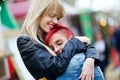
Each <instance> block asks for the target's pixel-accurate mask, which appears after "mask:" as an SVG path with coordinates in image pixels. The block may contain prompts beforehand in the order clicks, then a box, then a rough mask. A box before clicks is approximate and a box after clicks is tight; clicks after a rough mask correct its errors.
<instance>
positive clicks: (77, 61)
mask: <svg viewBox="0 0 120 80" xmlns="http://www.w3.org/2000/svg"><path fill="white" fill-rule="evenodd" d="M73 37H74V34H73V33H72V31H71V30H70V29H69V28H67V27H64V26H62V25H60V24H56V25H54V28H53V29H51V30H50V32H49V33H48V34H47V36H46V38H45V44H46V45H47V46H49V47H50V48H51V49H52V50H53V51H54V52H55V53H56V54H57V55H59V54H60V53H61V52H62V51H63V50H64V46H65V45H66V44H67V42H68V41H69V40H70V39H72V38H73ZM80 43H81V45H80V46H81V52H80V53H79V54H76V55H74V56H73V58H72V59H71V60H70V63H69V65H68V67H67V69H66V71H65V72H64V74H62V75H61V76H59V77H57V80H79V78H80V77H79V75H80V74H81V72H82V67H83V64H84V62H85V59H86V57H85V54H87V53H88V52H89V53H97V51H96V49H95V48H94V46H92V45H88V46H86V49H82V45H85V44H84V43H82V42H81V41H80ZM88 67H89V66H88ZM86 80H88V79H86ZM92 80H104V77H103V73H102V71H101V69H100V68H99V66H97V65H95V68H94V79H92Z"/></svg>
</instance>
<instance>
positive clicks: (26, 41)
mask: <svg viewBox="0 0 120 80" xmlns="http://www.w3.org/2000/svg"><path fill="white" fill-rule="evenodd" d="M79 45H81V43H79V40H77V39H76V38H72V39H71V40H69V42H68V43H67V44H66V46H65V47H64V50H63V51H62V53H61V54H60V55H59V56H52V55H51V54H49V52H48V51H47V50H46V49H45V47H43V46H42V45H41V44H38V43H37V44H36V43H34V42H33V41H32V40H31V39H30V38H29V37H26V36H24V37H23V36H22V37H19V38H18V39H17V46H18V50H19V52H20V54H21V57H22V59H23V62H24V63H25V65H26V67H31V68H34V69H36V70H38V71H40V72H41V71H43V72H45V73H47V74H50V75H60V74H62V73H63V72H64V71H65V69H66V67H67V65H68V63H69V61H70V59H71V58H72V57H73V56H74V54H76V53H79V52H82V50H85V49H86V46H84V45H81V46H79Z"/></svg>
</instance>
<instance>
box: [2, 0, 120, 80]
mask: <svg viewBox="0 0 120 80" xmlns="http://www.w3.org/2000/svg"><path fill="white" fill-rule="evenodd" d="M30 1H31V0H0V80H34V78H33V77H32V76H31V74H30V73H29V72H28V71H27V69H26V67H25V65H24V64H23V62H22V60H21V57H20V54H19V52H18V49H17V46H16V38H17V37H18V36H19V33H20V29H21V27H22V24H23V21H24V19H25V16H26V14H27V11H28V8H29V6H30ZM63 5H64V7H65V11H66V14H65V17H64V18H63V19H62V20H61V21H60V23H61V24H63V25H65V26H68V27H70V28H71V30H72V31H73V32H74V34H75V35H80V36H83V35H84V36H87V37H89V38H90V39H91V43H92V44H94V45H95V47H96V49H97V50H98V51H99V53H100V54H101V64H100V67H101V69H102V71H103V73H104V76H105V79H106V80H120V15H119V14H120V0H63Z"/></svg>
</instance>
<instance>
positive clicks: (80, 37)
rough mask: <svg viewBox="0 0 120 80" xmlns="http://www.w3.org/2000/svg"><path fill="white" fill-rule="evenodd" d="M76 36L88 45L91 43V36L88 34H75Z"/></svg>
mask: <svg viewBox="0 0 120 80" xmlns="http://www.w3.org/2000/svg"><path fill="white" fill-rule="evenodd" d="M75 38H77V39H79V40H80V41H81V42H83V43H85V44H86V45H89V44H90V38H88V37H86V36H75Z"/></svg>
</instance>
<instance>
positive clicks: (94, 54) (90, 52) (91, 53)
mask: <svg viewBox="0 0 120 80" xmlns="http://www.w3.org/2000/svg"><path fill="white" fill-rule="evenodd" d="M86 57H87V58H93V59H95V65H99V64H100V53H99V52H98V51H97V50H96V48H95V47H94V46H93V45H88V46H87V51H86Z"/></svg>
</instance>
